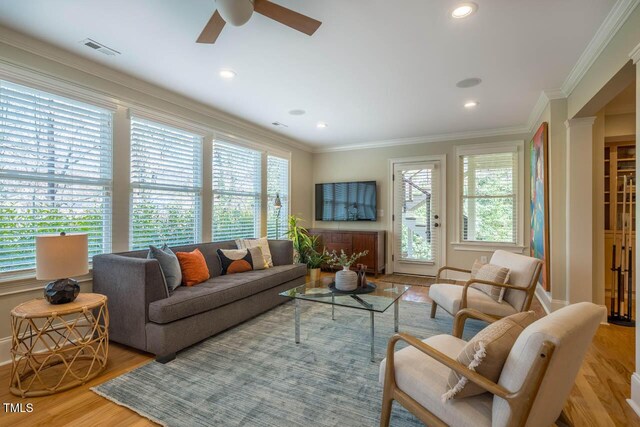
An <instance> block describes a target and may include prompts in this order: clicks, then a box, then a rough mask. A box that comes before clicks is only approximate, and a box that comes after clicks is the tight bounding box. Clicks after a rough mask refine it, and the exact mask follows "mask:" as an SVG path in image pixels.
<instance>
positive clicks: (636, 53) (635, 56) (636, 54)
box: [629, 44, 640, 64]
mask: <svg viewBox="0 0 640 427" xmlns="http://www.w3.org/2000/svg"><path fill="white" fill-rule="evenodd" d="M629 58H631V60H632V61H633V63H634V64H637V63H638V62H640V44H638V46H636V47H635V48H634V49H633V50H632V51H631V53H630V54H629Z"/></svg>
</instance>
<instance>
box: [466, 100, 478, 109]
mask: <svg viewBox="0 0 640 427" xmlns="http://www.w3.org/2000/svg"><path fill="white" fill-rule="evenodd" d="M477 106H478V101H467V102H465V103H464V108H474V107H477Z"/></svg>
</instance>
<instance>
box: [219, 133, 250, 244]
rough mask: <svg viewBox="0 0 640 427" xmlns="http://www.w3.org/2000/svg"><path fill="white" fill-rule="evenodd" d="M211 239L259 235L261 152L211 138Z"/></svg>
mask: <svg viewBox="0 0 640 427" xmlns="http://www.w3.org/2000/svg"><path fill="white" fill-rule="evenodd" d="M212 167H213V171H212V176H213V224H212V240H213V241H214V242H219V241H221V240H232V239H239V238H253V237H259V234H260V207H261V206H260V198H261V173H262V172H261V171H262V153H261V152H260V151H256V150H252V149H250V148H245V147H242V146H239V145H235V144H229V143H227V142H223V141H214V143H213V158H212Z"/></svg>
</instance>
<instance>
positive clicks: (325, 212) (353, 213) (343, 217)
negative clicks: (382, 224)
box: [316, 181, 378, 221]
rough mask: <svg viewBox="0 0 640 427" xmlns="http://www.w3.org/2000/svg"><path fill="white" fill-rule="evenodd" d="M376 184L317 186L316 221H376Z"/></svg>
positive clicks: (356, 183) (358, 183)
mask: <svg viewBox="0 0 640 427" xmlns="http://www.w3.org/2000/svg"><path fill="white" fill-rule="evenodd" d="M377 213H378V210H377V202H376V182H375V181H361V182H333V183H327V184H316V221H376V220H377V216H378V215H377Z"/></svg>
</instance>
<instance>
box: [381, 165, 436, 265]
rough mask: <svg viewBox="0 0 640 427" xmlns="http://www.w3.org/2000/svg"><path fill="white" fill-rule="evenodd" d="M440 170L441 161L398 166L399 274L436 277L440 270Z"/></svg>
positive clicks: (396, 249)
mask: <svg viewBox="0 0 640 427" xmlns="http://www.w3.org/2000/svg"><path fill="white" fill-rule="evenodd" d="M440 170H441V168H440V161H429V162H419V163H396V164H394V167H393V257H392V260H393V270H394V272H396V273H406V274H418V275H425V276H435V275H436V273H437V272H438V268H440V262H441V260H440V258H441V245H442V244H443V243H442V241H443V239H442V237H443V236H442V232H441V230H442V227H441V225H442V217H441V216H440V215H441V212H440V210H441V191H442V190H441V188H442V182H441V176H440V175H441V174H440ZM442 179H444V178H442Z"/></svg>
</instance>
